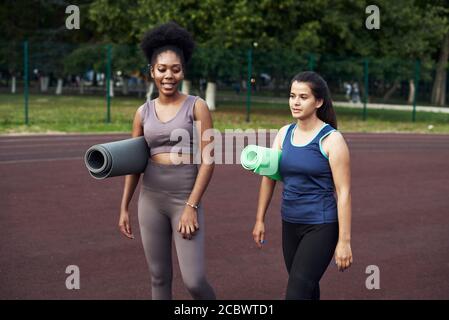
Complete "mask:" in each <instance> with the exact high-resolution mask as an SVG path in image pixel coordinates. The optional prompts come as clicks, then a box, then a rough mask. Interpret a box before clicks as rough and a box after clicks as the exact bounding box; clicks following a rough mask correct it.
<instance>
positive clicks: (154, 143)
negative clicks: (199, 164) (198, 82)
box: [140, 95, 198, 155]
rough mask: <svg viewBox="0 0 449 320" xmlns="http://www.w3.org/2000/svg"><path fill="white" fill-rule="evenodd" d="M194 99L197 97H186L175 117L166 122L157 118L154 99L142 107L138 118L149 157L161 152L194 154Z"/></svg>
mask: <svg viewBox="0 0 449 320" xmlns="http://www.w3.org/2000/svg"><path fill="white" fill-rule="evenodd" d="M196 99H198V97H195V96H190V95H189V96H187V98H186V99H185V100H184V102H183V104H182V105H181V107H180V108H179V110H178V112H177V113H176V115H175V116H174V117H173V118H171V119H170V120H168V121H166V122H162V121H160V120H159V118H158V117H157V114H156V108H155V106H154V101H155V100H154V99H153V100H151V101H147V102H146V103H145V104H144V105H143V108H142V109H141V111H140V112H141V113H140V118H141V121H142V122H141V124H142V127H143V133H144V137H145V140H146V141H147V143H148V147H149V148H150V154H151V155H154V154H157V153H162V152H175V153H194V141H196V139H194V137H196V130H194V117H193V107H194V105H195V101H196ZM195 145H196V144H195Z"/></svg>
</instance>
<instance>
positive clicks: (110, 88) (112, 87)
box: [109, 78, 114, 98]
mask: <svg viewBox="0 0 449 320" xmlns="http://www.w3.org/2000/svg"><path fill="white" fill-rule="evenodd" d="M109 96H110V97H111V98H113V97H114V81H113V80H112V78H111V79H110V80H109Z"/></svg>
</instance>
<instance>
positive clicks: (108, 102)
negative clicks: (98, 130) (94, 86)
mask: <svg viewBox="0 0 449 320" xmlns="http://www.w3.org/2000/svg"><path fill="white" fill-rule="evenodd" d="M106 51H107V52H106V59H107V62H106V106H107V112H106V122H107V123H111V92H110V89H111V45H110V44H108V45H107V47H106Z"/></svg>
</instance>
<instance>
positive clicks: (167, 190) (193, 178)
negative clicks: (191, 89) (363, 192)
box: [119, 22, 216, 300]
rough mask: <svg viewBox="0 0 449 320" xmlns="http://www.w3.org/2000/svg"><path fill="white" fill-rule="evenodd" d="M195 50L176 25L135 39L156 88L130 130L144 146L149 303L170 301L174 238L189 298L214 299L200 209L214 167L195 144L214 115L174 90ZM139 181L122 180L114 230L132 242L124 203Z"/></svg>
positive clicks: (141, 211) (142, 218) (142, 197)
mask: <svg viewBox="0 0 449 320" xmlns="http://www.w3.org/2000/svg"><path fill="white" fill-rule="evenodd" d="M194 47H195V44H194V41H193V39H192V36H191V35H190V33H189V32H188V31H187V30H185V29H183V28H182V27H180V26H179V25H177V24H176V23H174V22H169V23H165V24H162V25H160V26H157V27H155V28H154V29H152V30H150V31H148V32H147V33H146V34H145V35H144V37H143V39H142V42H141V48H142V50H143V52H144V54H145V56H146V58H147V59H148V62H149V67H150V75H151V77H152V78H153V81H154V83H155V85H156V87H157V89H158V91H159V96H158V97H157V98H156V99H153V100H150V101H147V102H146V103H145V104H143V105H142V106H140V107H139V108H138V109H137V111H136V113H135V116H134V122H133V129H132V136H133V137H138V136H144V137H145V140H146V141H147V143H148V146H149V148H150V158H149V160H148V165H147V167H146V169H145V172H144V176H143V180H142V185H141V189H140V194H139V200H138V218H139V226H140V232H141V236H142V243H143V247H144V251H145V256H146V259H147V262H148V265H149V269H150V273H151V286H152V298H153V299H154V300H160V299H163V300H170V299H172V273H173V271H172V268H173V267H172V239H173V240H174V244H175V247H176V253H177V257H178V261H179V266H180V269H181V273H182V279H183V281H184V284H185V285H186V287H187V289H188V291H189V293H190V294H191V296H192V297H193V298H194V299H207V300H212V299H215V298H216V297H215V293H214V290H213V289H212V287H211V286H210V284H209V283H208V281H207V279H206V270H205V261H204V212H203V210H202V206H201V203H200V201H201V198H202V196H203V194H204V192H205V190H206V188H207V186H208V184H209V181H210V179H211V177H212V173H213V170H214V163H213V161H211V159H210V157H209V158H205V157H203V153H204V152H202V150H204V148H205V147H206V146H208V145H209V144H210V143H212V141H210V140H206V141H203V140H202V139H200V140H199V143H194V142H196V139H194V136H199V137H202V136H203V132H204V131H205V130H207V129H210V128H212V127H213V125H212V117H211V114H210V112H209V108H208V106H207V104H206V102H205V101H204V100H202V99H201V98H199V97H195V96H190V95H185V94H182V93H181V92H180V91H179V90H178V86H179V84H180V83H181V81H182V80H183V79H184V73H185V66H186V63H187V62H188V61H189V59H190V57H191V55H192V52H193V49H194ZM198 124H200V125H198ZM179 132H182V133H185V134H181V136H182V139H181V140H180V141H179V139H174V138H173V137H174V136H175V137H176V138H179ZM176 133H178V134H176ZM186 136H187V137H189V138H188V139H185V137H186ZM210 147H211V146H208V148H209V149H210ZM195 149H196V150H195ZM195 154H200V155H201V157H200V161H199V162H200V164H199V165H197V164H196V162H197V161H194V160H195V159H196V158H195V157H194V155H195ZM209 156H210V155H209ZM139 179H140V174H134V175H127V176H126V179H125V187H124V191H123V197H122V202H121V210H120V219H119V227H120V231H121V232H122V233H123V234H124V235H125V236H126V237H128V238H133V234H132V231H131V224H130V217H129V216H130V215H129V210H128V206H129V203H130V201H131V198H132V196H133V193H134V191H135V189H136V187H137V184H138V182H139ZM173 231H175V232H173Z"/></svg>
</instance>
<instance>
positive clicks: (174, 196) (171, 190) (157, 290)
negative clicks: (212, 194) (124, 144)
mask: <svg viewBox="0 0 449 320" xmlns="http://www.w3.org/2000/svg"><path fill="white" fill-rule="evenodd" d="M197 173H198V167H197V165H195V164H180V165H166V164H159V163H156V162H154V161H152V160H151V159H150V160H149V161H148V165H147V167H146V169H145V173H144V176H143V183H142V186H141V189H140V195H139V202H138V216H139V226H140V233H141V236H142V242H143V247H144V250H145V257H146V260H147V263H148V265H149V269H150V274H151V286H152V299H153V300H171V299H172V288H171V287H172V278H173V271H172V269H173V267H172V238H173V240H174V243H175V247H176V253H177V256H178V261H179V266H180V268H181V274H182V279H183V281H184V284H185V286H186V287H187V290H188V291H189V293H190V295H191V296H192V297H193V298H194V299H205V300H213V299H216V297H215V293H214V290H213V289H212V287H211V286H210V285H209V283H208V281H207V279H206V271H205V262H204V215H203V210H202V207H201V206H200V207H199V208H198V210H197V213H198V223H199V226H200V228H199V230H197V231H196V232H195V235H194V236H193V238H192V239H191V240H187V239H183V238H182V236H181V234H180V233H179V232H178V231H177V228H178V223H179V219H180V217H181V214H182V212H183V209H184V208H185V201H186V200H187V199H188V197H189V195H190V192H191V191H192V188H193V185H194V183H195V179H196V175H197Z"/></svg>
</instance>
